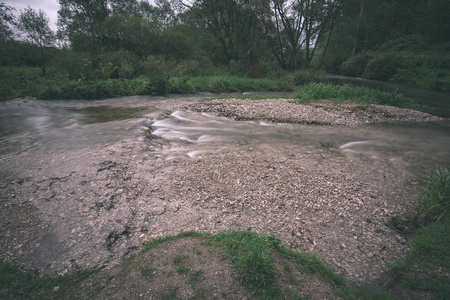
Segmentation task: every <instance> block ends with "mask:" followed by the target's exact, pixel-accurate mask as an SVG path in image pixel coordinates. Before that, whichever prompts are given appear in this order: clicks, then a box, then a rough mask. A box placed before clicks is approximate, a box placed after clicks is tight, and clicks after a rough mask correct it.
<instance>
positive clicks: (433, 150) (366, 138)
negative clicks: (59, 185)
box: [0, 76, 450, 169]
mask: <svg viewBox="0 0 450 300" xmlns="http://www.w3.org/2000/svg"><path fill="white" fill-rule="evenodd" d="M332 78H333V76H332ZM336 78H338V79H342V80H347V81H348V80H353V81H357V82H361V81H362V80H360V79H351V78H342V77H336ZM336 78H335V79H336ZM364 82H366V83H367V82H368V83H371V84H377V85H380V84H381V83H380V82H372V81H364ZM386 86H387V87H388V88H393V87H392V85H390V84H385V87H386ZM404 89H405V88H404ZM408 91H409V92H410V93H412V94H414V95H416V96H417V95H419V96H421V97H422V98H421V101H422V102H426V101H428V102H427V103H428V104H430V103H431V105H430V106H432V107H434V108H435V110H436V111H437V112H440V115H442V116H447V113H448V112H449V111H450V110H449V109H450V101H449V95H448V94H445V93H436V92H432V91H423V90H421V93H417V89H415V90H408ZM444 96H446V97H447V98H445V97H444ZM177 99H181V97H179V98H171V97H143V96H140V97H124V98H119V99H117V98H115V99H105V100H98V101H86V100H72V101H65V100H64V101H63V100H61V101H30V102H28V103H20V104H17V105H4V106H3V107H0V158H1V159H2V160H5V159H8V158H12V157H13V156H14V155H15V154H17V153H23V152H29V153H30V155H32V153H33V152H36V151H37V152H40V153H47V154H48V155H51V154H52V153H55V152H70V151H84V150H86V149H95V148H98V147H104V146H106V145H110V144H112V143H116V142H120V141H122V140H127V139H130V138H131V139H133V138H135V139H136V138H138V136H139V135H141V134H142V132H140V131H139V128H141V127H142V125H147V126H150V124H151V127H152V129H153V135H155V136H159V137H161V138H162V141H163V142H162V143H161V144H160V147H159V148H158V149H157V150H159V155H160V156H161V157H163V158H164V159H174V158H178V157H192V158H195V157H198V156H201V155H205V154H208V153H216V154H217V153H220V152H224V151H237V150H236V149H238V147H236V146H242V145H248V147H249V148H251V147H253V146H255V145H257V144H261V143H264V144H282V143H294V144H313V145H315V144H317V145H322V146H325V147H329V148H332V149H336V151H341V152H343V153H345V154H346V155H347V156H348V157H350V158H351V155H359V154H360V155H367V156H369V157H371V158H373V159H380V157H381V156H383V155H384V157H386V156H387V157H388V158H389V159H396V158H399V157H401V158H405V159H406V160H407V161H408V162H409V163H410V164H411V166H412V167H416V168H419V169H420V168H422V167H423V166H430V167H431V168H432V167H434V166H436V165H447V164H448V163H449V161H450V159H449V158H450V128H449V126H435V125H433V126H428V125H417V126H393V125H373V126H369V127H358V128H345V127H328V126H316V127H311V126H305V125H294V124H275V123H267V122H242V121H240V122H237V121H234V120H232V119H229V118H224V117H217V116H214V115H212V114H207V113H197V112H192V111H184V110H183V111H175V112H173V113H172V114H171V115H170V116H168V115H167V116H166V117H165V118H163V119H161V117H159V119H158V120H157V121H154V119H155V118H157V117H158V116H161V114H163V112H164V109H161V108H160V107H161V105H160V104H161V102H164V101H165V102H167V101H177ZM438 108H439V109H438ZM240 149H242V147H240Z"/></svg>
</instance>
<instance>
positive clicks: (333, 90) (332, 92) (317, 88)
mask: <svg viewBox="0 0 450 300" xmlns="http://www.w3.org/2000/svg"><path fill="white" fill-rule="evenodd" d="M294 98H296V99H298V100H297V102H299V103H308V102H311V101H318V100H323V99H328V100H335V101H350V102H352V103H358V104H378V105H390V106H396V107H400V108H413V109H416V110H423V109H424V108H423V107H421V106H420V105H418V104H417V103H415V102H413V101H411V100H408V99H406V98H404V97H403V96H402V95H401V94H399V93H394V92H383V91H380V90H377V89H370V88H366V87H358V86H352V85H349V84H343V85H333V84H328V83H310V84H307V85H304V86H302V87H301V88H300V89H299V90H298V91H297V92H296V93H295V94H294Z"/></svg>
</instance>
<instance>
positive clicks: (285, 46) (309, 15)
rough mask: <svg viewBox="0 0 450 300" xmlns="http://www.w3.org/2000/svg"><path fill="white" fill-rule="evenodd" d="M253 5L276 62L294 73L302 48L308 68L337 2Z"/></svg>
mask: <svg viewBox="0 0 450 300" xmlns="http://www.w3.org/2000/svg"><path fill="white" fill-rule="evenodd" d="M253 3H254V5H255V11H256V12H257V14H258V17H259V20H260V21H261V22H262V24H263V26H264V31H265V34H266V38H267V42H268V44H269V46H270V48H271V50H272V52H273V54H274V56H275V57H276V59H277V61H278V62H279V64H280V65H281V67H283V68H284V69H286V70H294V69H295V68H296V67H297V57H298V53H299V51H300V50H301V49H305V55H304V66H305V67H306V68H308V67H309V63H310V61H311V60H312V58H313V56H314V53H315V49H316V47H315V45H316V43H317V41H318V40H319V39H320V38H321V35H322V33H323V29H324V28H326V26H327V25H328V24H330V23H333V22H334V20H335V18H336V11H337V8H338V4H339V3H340V1H337V0H335V1H333V0H256V1H254V2H253ZM311 48H312V49H311Z"/></svg>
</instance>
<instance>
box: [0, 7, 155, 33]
mask: <svg viewBox="0 0 450 300" xmlns="http://www.w3.org/2000/svg"><path fill="white" fill-rule="evenodd" d="M0 2H3V3H5V4H6V5H7V6H11V7H14V8H15V9H16V11H15V12H14V14H15V15H18V14H19V12H20V10H21V9H24V8H26V7H27V6H30V7H31V8H33V9H35V10H39V9H42V10H43V11H44V12H45V14H46V15H47V17H48V18H49V19H50V28H52V29H53V30H56V21H57V19H58V9H59V2H58V0H0ZM149 2H150V3H153V1H152V0H150V1H149Z"/></svg>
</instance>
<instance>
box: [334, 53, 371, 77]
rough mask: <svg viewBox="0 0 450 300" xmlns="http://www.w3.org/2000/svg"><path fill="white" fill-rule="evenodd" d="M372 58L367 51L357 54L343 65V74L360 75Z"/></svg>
mask: <svg viewBox="0 0 450 300" xmlns="http://www.w3.org/2000/svg"><path fill="white" fill-rule="evenodd" d="M369 60H370V56H369V55H368V54H366V53H359V54H356V55H354V56H352V57H350V58H349V59H347V60H346V61H344V62H343V63H342V65H341V72H340V73H341V74H342V75H345V76H352V77H360V76H362V75H363V73H364V70H365V69H366V66H367V64H368V62H369Z"/></svg>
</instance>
